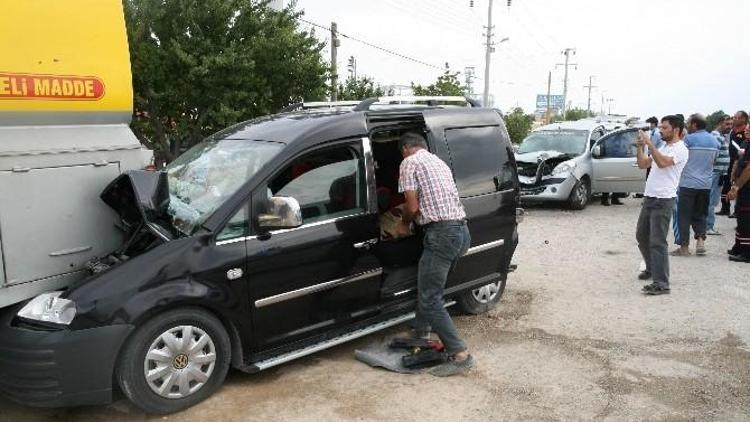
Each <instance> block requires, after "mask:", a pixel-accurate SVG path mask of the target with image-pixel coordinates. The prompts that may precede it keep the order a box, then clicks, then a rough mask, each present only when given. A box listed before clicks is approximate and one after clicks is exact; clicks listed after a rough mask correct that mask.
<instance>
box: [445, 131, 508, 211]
mask: <svg viewBox="0 0 750 422" xmlns="http://www.w3.org/2000/svg"><path fill="white" fill-rule="evenodd" d="M445 139H446V142H447V143H448V149H449V150H450V154H451V161H452V164H453V174H454V177H455V178H456V186H457V187H458V193H459V195H460V196H461V197H468V196H476V195H483V194H486V193H491V192H495V191H497V190H498V177H502V175H501V169H502V168H503V165H505V164H506V163H507V162H508V152H507V151H506V149H505V148H504V145H503V140H502V139H503V138H502V132H501V131H500V128H499V127H498V126H487V127H472V128H463V129H447V130H446V131H445Z"/></svg>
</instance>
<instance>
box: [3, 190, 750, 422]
mask: <svg viewBox="0 0 750 422" xmlns="http://www.w3.org/2000/svg"><path fill="white" fill-rule="evenodd" d="M625 203H626V205H625V206H621V207H615V206H613V207H608V208H605V207H602V206H599V205H598V204H597V203H595V202H592V204H591V205H590V206H589V207H588V208H587V209H586V210H584V211H581V212H571V211H565V210H560V209H558V208H552V207H543V208H531V209H530V210H528V214H527V218H526V221H525V222H524V223H523V224H522V227H521V228H520V231H521V244H520V246H519V249H518V251H517V253H516V259H515V262H516V263H517V264H518V265H519V268H518V271H517V272H516V273H514V274H512V275H511V277H510V280H509V281H508V287H507V290H506V295H505V297H504V298H503V301H502V303H501V305H500V306H498V308H497V309H495V310H493V311H491V312H490V313H488V314H485V315H481V316H459V317H457V318H456V321H457V325H458V327H459V329H460V331H461V333H463V335H464V336H465V337H466V340H467V341H468V343H469V344H470V346H471V351H472V353H473V354H474V356H475V357H476V359H477V367H476V368H475V369H474V370H473V371H471V372H470V373H468V374H467V375H465V376H460V377H454V378H449V379H437V378H434V377H432V376H430V375H398V374H393V373H389V372H385V371H380V370H373V369H370V368H368V367H366V366H364V365H363V364H360V363H358V362H357V361H355V360H354V358H353V351H354V349H355V348H356V347H358V346H359V347H361V346H364V345H366V344H368V343H369V342H371V341H373V340H375V339H378V338H380V337H381V335H380V334H376V335H372V336H370V337H368V338H365V339H361V340H359V341H357V342H354V343H351V344H347V345H342V346H339V347H337V348H334V349H332V350H328V351H325V352H322V353H319V354H317V355H314V356H311V357H308V358H304V359H302V360H299V361H297V362H293V363H290V364H287V365H283V366H281V367H279V368H275V369H272V370H269V371H267V372H264V373H261V374H259V375H255V376H251V375H246V374H242V373H238V372H231V373H230V375H229V378H228V380H227V382H226V384H225V386H224V387H223V388H222V389H221V390H220V391H219V392H218V393H217V394H215V395H214V396H213V397H212V398H210V399H209V400H207V401H205V402H203V403H201V404H200V405H198V406H195V407H194V408H192V409H188V410H187V411H184V412H182V413H180V414H177V415H171V416H168V417H151V418H149V417H148V416H147V415H144V414H142V413H141V412H139V411H138V410H137V409H136V408H134V407H133V406H132V405H130V404H129V403H128V402H127V401H126V400H124V399H122V398H119V399H118V400H117V401H116V402H115V403H113V404H111V405H109V406H106V407H91V408H76V409H31V408H24V407H21V406H18V405H15V404H11V403H9V402H7V401H5V400H1V399H0V420H3V421H5V420H7V421H48V420H49V421H52V420H55V421H58V420H65V421H84V420H85V421H90V420H93V421H105V420H106V421H130V420H179V421H202V422H203V421H206V420H215V421H251V420H309V421H320V420H469V421H473V420H476V421H484V420H519V419H526V420H537V421H542V420H582V419H586V420H590V419H604V420H669V421H676V420H696V419H697V420H738V421H739V420H748V419H750V347H749V346H748V344H750V321H749V320H748V312H747V308H748V306H749V305H750V265H747V264H739V263H731V262H728V261H727V258H726V255H725V251H726V249H727V245H728V243H729V242H730V241H731V240H732V238H733V229H732V227H733V224H734V220H729V219H727V218H726V217H719V222H718V223H719V229H720V230H721V231H722V232H723V233H726V234H725V235H724V236H718V237H710V238H709V240H708V242H707V247H708V250H709V252H708V255H707V256H705V257H690V258H673V259H672V262H671V268H672V294H671V295H668V296H658V297H645V296H642V295H641V294H640V293H639V290H640V287H641V285H642V283H640V282H638V280H637V279H636V275H637V272H638V267H639V262H640V256H639V254H638V250H637V248H636V246H635V240H634V231H635V221H636V218H637V214H638V210H639V201H638V200H635V199H628V200H626V201H625ZM396 331H397V330H396Z"/></svg>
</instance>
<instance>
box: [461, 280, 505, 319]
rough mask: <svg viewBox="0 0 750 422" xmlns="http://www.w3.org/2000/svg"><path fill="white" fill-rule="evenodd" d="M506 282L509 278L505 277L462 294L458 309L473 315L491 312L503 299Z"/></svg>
mask: <svg viewBox="0 0 750 422" xmlns="http://www.w3.org/2000/svg"><path fill="white" fill-rule="evenodd" d="M506 280H507V276H505V275H503V276H502V277H501V278H500V279H499V280H497V281H495V282H492V283H490V284H486V285H484V286H481V287H479V288H476V289H473V290H467V291H465V292H463V293H461V294H460V295H459V296H458V298H457V300H456V303H457V304H458V307H459V308H460V309H461V310H462V311H463V312H465V313H467V314H472V315H477V314H482V313H485V312H488V311H490V310H491V309H493V308H494V307H495V306H496V305H497V304H498V302H500V298H502V297H503V292H505V281H506Z"/></svg>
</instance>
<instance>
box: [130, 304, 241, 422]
mask: <svg viewBox="0 0 750 422" xmlns="http://www.w3.org/2000/svg"><path fill="white" fill-rule="evenodd" d="M230 351H231V347H230V341H229V336H228V335H227V332H226V330H225V329H224V327H223V325H222V324H221V322H220V321H219V320H217V319H216V318H215V317H214V316H213V315H211V314H209V313H208V312H205V311H203V310H200V309H176V310H173V311H168V312H166V313H163V314H159V315H157V316H155V317H153V318H152V319H150V320H149V321H148V322H146V323H145V324H143V325H142V326H141V327H139V328H138V329H137V330H136V332H135V333H134V334H133V336H132V337H131V338H130V339H129V340H128V342H127V343H126V345H125V348H124V349H123V353H122V355H121V356H120V360H119V363H118V367H117V373H116V377H117V381H118V383H119V385H120V388H121V389H122V391H123V393H125V395H126V396H127V397H128V398H129V399H130V401H132V402H133V404H135V405H136V406H138V407H140V408H141V409H143V410H145V411H146V412H149V413H155V414H167V413H173V412H177V411H179V410H182V409H186V408H188V407H190V406H192V405H194V404H197V403H199V402H201V401H203V400H204V399H206V398H207V397H208V396H210V395H211V394H213V393H214V392H215V391H216V390H217V389H218V388H219V387H220V386H221V384H222V383H223V382H224V378H225V377H226V375H227V371H228V370H229V363H230V357H231V356H230V353H231V352H230Z"/></svg>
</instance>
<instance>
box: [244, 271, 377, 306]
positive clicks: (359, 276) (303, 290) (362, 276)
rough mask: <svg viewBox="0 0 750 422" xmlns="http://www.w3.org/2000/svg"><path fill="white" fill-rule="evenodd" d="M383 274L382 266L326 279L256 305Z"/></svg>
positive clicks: (268, 303)
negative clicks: (329, 279)
mask: <svg viewBox="0 0 750 422" xmlns="http://www.w3.org/2000/svg"><path fill="white" fill-rule="evenodd" d="M381 274H383V269H382V268H378V269H375V270H372V271H367V272H364V273H360V274H355V275H353V276H350V277H343V278H338V279H335V280H331V281H326V282H325V283H320V284H315V285H312V286H308V287H303V288H301V289H297V290H292V291H290V292H286V293H281V294H278V295H274V296H269V297H266V298H263V299H258V300H256V301H255V307H256V308H262V307H264V306H269V305H273V304H275V303H279V302H285V301H287V300H292V299H296V298H298V297H302V296H306V295H309V294H313V293H317V292H321V291H323V290H329V289H333V288H334V287H339V286H343V285H345V284H349V283H353V282H355V281H360V280H364V279H366V278H369V277H375V276H379V275H381Z"/></svg>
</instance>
